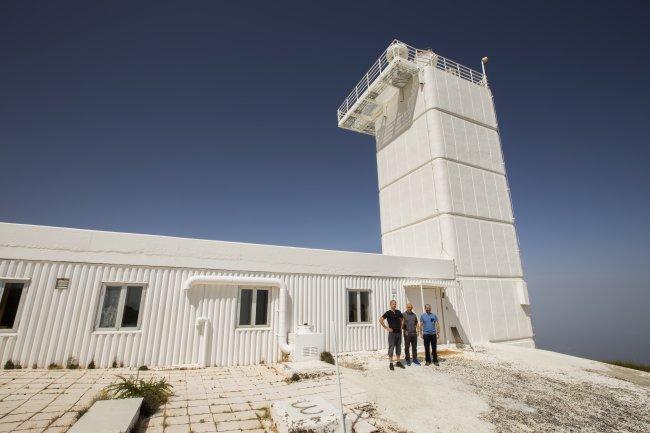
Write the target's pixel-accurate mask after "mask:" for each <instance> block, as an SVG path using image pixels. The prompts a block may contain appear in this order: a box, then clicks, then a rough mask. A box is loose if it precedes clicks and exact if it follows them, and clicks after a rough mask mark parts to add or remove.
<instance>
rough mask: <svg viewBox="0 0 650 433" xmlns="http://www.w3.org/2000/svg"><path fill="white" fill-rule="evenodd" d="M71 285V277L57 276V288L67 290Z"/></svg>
mask: <svg viewBox="0 0 650 433" xmlns="http://www.w3.org/2000/svg"><path fill="white" fill-rule="evenodd" d="M68 287H70V278H57V279H56V289H57V290H66V289H67V288H68Z"/></svg>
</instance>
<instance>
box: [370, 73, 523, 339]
mask: <svg viewBox="0 0 650 433" xmlns="http://www.w3.org/2000/svg"><path fill="white" fill-rule="evenodd" d="M384 113H385V116H380V117H379V118H378V119H377V121H376V124H375V129H376V131H377V132H376V140H377V168H378V181H379V201H380V209H381V230H382V250H383V252H384V254H388V255H396V256H411V257H426V258H445V259H446V258H451V259H454V263H455V270H456V273H457V277H458V279H459V280H460V281H461V282H462V287H463V293H464V295H465V299H466V300H467V299H471V300H472V301H471V302H466V304H467V305H469V308H471V309H472V312H471V313H470V314H469V316H468V317H469V319H468V320H467V321H466V322H465V323H464V324H463V327H464V328H465V330H466V331H467V332H468V333H471V334H473V337H474V341H476V342H480V341H489V340H499V341H504V340H511V341H515V340H517V341H518V340H527V339H528V341H529V343H530V344H532V340H530V339H532V337H533V331H532V326H531V322H530V318H529V316H528V314H527V313H528V307H527V306H522V305H521V302H522V301H521V300H522V299H523V300H525V302H526V303H527V302H528V301H527V299H528V294H527V289H526V286H525V282H524V280H523V270H522V265H521V257H520V252H519V246H518V242H517V235H516V230H515V225H514V217H513V212H512V206H511V201H510V192H509V188H508V182H507V178H506V172H505V164H504V161H503V155H502V152H501V143H500V140H499V133H498V126H497V122H496V115H495V112H494V107H493V104H492V96H491V93H490V90H489V88H487V87H484V86H480V85H477V84H473V83H471V82H470V81H467V80H464V79H462V78H460V77H458V76H456V75H453V74H450V73H448V72H445V71H442V70H440V69H436V68H434V67H433V66H427V67H423V68H422V70H421V71H420V73H419V75H417V74H416V75H415V76H414V77H413V79H412V80H411V82H410V83H409V84H408V85H407V86H406V87H405V88H404V89H403V90H402V91H401V92H400V93H399V94H395V95H393V96H392V98H391V99H389V100H388V103H387V105H386V107H385V111H384ZM455 302H461V299H460V298H457V299H455ZM453 306H454V307H455V308H456V309H458V308H460V307H461V306H462V307H464V306H463V305H461V304H457V303H456V304H454V305H453Z"/></svg>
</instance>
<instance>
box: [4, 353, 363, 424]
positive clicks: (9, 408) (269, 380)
mask: <svg viewBox="0 0 650 433" xmlns="http://www.w3.org/2000/svg"><path fill="white" fill-rule="evenodd" d="M139 373H140V377H142V378H149V377H165V378H166V379H167V380H168V381H169V383H170V384H171V385H172V386H173V387H174V396H173V397H172V398H171V399H170V400H169V402H168V404H167V405H166V406H165V407H164V408H161V410H160V411H159V412H158V413H156V414H154V415H153V416H152V417H151V419H149V420H148V422H146V423H145V425H144V426H142V428H141V431H142V432H147V433H189V432H190V431H192V432H194V433H204V432H241V431H247V432H250V433H252V432H263V431H264V425H265V424H266V425H267V426H268V422H267V421H266V420H265V417H266V416H267V415H266V411H265V409H266V408H268V407H269V405H270V403H271V402H272V401H274V400H279V399H284V398H290V397H297V396H309V395H319V396H322V397H325V398H326V399H328V400H330V401H331V402H332V403H335V402H336V401H337V394H336V381H335V379H334V377H333V376H322V377H316V378H310V379H303V380H300V381H296V382H292V383H288V382H287V381H286V380H285V377H284V376H283V375H281V374H279V373H278V372H277V371H276V370H275V369H274V368H273V367H271V366H267V365H257V366H247V367H228V368H226V367H214V368H206V369H198V370H153V371H146V372H139ZM135 374H138V372H137V371H135V370H130V369H119V368H116V369H104V370H0V432H14V431H16V432H20V433H28V432H29V433H42V432H47V433H54V432H56V433H61V432H65V431H67V430H68V428H69V427H70V426H71V425H72V424H73V423H74V421H75V420H76V415H77V412H78V411H79V410H81V409H82V408H84V407H85V406H87V405H88V403H89V402H90V401H91V400H92V398H93V397H94V396H96V395H97V394H98V393H99V392H100V390H101V389H102V388H104V387H105V386H106V385H108V384H110V383H112V382H114V381H115V379H116V376H118V375H135ZM343 397H344V404H345V405H346V407H347V408H348V409H350V410H352V409H353V408H357V407H363V406H365V405H366V404H367V397H366V395H365V393H364V392H363V391H361V390H360V389H359V388H356V387H354V386H352V385H349V384H347V383H345V381H344V382H343ZM355 411H356V412H359V411H358V410H356V409H355ZM365 416H367V415H366V414H364V417H365Z"/></svg>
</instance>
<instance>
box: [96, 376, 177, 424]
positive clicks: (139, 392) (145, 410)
mask: <svg viewBox="0 0 650 433" xmlns="http://www.w3.org/2000/svg"><path fill="white" fill-rule="evenodd" d="M118 379H119V381H118V382H115V383H113V384H111V385H108V386H107V387H106V391H108V392H109V393H110V394H112V395H113V396H114V397H115V398H133V397H142V398H143V399H144V402H143V403H142V414H143V415H144V416H151V415H153V413H154V412H156V410H158V408H159V407H160V406H161V405H163V404H165V403H167V400H169V397H171V396H172V395H173V394H174V393H173V392H172V386H171V385H170V384H169V383H168V382H167V381H166V380H165V379H159V380H155V379H153V378H151V379H149V380H142V379H138V378H136V377H134V376H130V377H124V376H118Z"/></svg>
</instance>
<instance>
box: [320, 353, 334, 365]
mask: <svg viewBox="0 0 650 433" xmlns="http://www.w3.org/2000/svg"><path fill="white" fill-rule="evenodd" d="M320 360H321V361H323V362H327V363H328V364H334V357H333V356H332V354H331V353H329V352H321V353H320Z"/></svg>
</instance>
